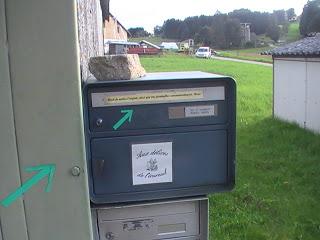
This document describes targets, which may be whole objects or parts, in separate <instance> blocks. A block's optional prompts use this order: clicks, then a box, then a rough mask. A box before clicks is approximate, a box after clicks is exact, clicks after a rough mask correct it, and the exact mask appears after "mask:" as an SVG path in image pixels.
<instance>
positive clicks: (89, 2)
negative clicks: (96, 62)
mask: <svg viewBox="0 0 320 240" xmlns="http://www.w3.org/2000/svg"><path fill="white" fill-rule="evenodd" d="M101 6H103V9H102V8H101ZM77 10H78V35H79V45H80V65H81V78H82V81H85V80H86V79H87V78H88V77H89V76H90V72H89V70H88V62H89V59H90V57H95V56H101V55H103V54H104V48H103V19H104V17H106V16H107V14H108V12H109V0H101V1H100V0H77Z"/></svg>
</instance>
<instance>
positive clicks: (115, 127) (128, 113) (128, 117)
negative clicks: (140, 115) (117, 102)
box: [113, 110, 133, 130]
mask: <svg viewBox="0 0 320 240" xmlns="http://www.w3.org/2000/svg"><path fill="white" fill-rule="evenodd" d="M121 113H125V115H124V116H123V117H122V118H121V119H120V120H119V121H118V122H117V123H116V124H115V125H113V130H118V129H119V128H120V127H121V126H122V125H123V124H124V123H125V122H126V121H127V120H128V122H131V120H132V115H133V110H121Z"/></svg>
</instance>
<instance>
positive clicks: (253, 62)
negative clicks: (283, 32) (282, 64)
mask: <svg viewBox="0 0 320 240" xmlns="http://www.w3.org/2000/svg"><path fill="white" fill-rule="evenodd" d="M211 58H213V59H217V60H224V61H232V62H242V63H250V64H256V65H262V66H267V67H272V66H273V64H272V63H263V62H256V61H249V60H241V59H235V58H226V57H217V56H212V57H211Z"/></svg>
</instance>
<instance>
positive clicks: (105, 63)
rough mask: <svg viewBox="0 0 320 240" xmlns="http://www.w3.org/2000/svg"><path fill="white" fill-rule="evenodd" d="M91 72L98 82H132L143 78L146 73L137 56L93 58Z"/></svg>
mask: <svg viewBox="0 0 320 240" xmlns="http://www.w3.org/2000/svg"><path fill="white" fill-rule="evenodd" d="M89 70H90V72H91V73H92V74H93V76H95V78H96V79H98V80H101V81H102V80H130V79H136V78H139V77H143V76H144V75H146V71H145V70H144V68H143V67H142V66H141V63H140V59H139V56H138V55H137V54H124V55H106V56H101V57H92V58H90V61H89Z"/></svg>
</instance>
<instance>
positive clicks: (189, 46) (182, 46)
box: [179, 39, 194, 52]
mask: <svg viewBox="0 0 320 240" xmlns="http://www.w3.org/2000/svg"><path fill="white" fill-rule="evenodd" d="M193 47H194V40H193V39H188V40H185V41H182V42H180V43H179V52H188V51H190V50H193Z"/></svg>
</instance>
